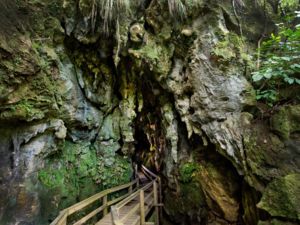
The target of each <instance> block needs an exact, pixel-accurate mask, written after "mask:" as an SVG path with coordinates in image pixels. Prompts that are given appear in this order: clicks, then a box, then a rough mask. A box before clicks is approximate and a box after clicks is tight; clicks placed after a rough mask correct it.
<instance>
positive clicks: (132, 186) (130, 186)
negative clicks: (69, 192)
mask: <svg viewBox="0 0 300 225" xmlns="http://www.w3.org/2000/svg"><path fill="white" fill-rule="evenodd" d="M138 188H139V180H138V179H136V180H134V181H132V182H130V183H127V184H123V185H120V186H117V187H114V188H110V189H107V190H104V191H102V192H100V193H98V194H95V195H93V196H91V197H89V198H87V199H85V200H83V201H81V202H78V203H76V204H75V205H72V206H70V207H69V208H66V209H64V210H62V211H61V212H60V213H59V215H58V217H57V218H56V219H55V220H54V221H53V222H52V223H51V224H50V225H66V224H67V220H68V217H69V216H71V215H73V214H74V213H76V212H79V211H81V210H83V209H84V208H86V207H87V206H89V205H91V204H93V203H94V202H96V201H97V200H98V201H101V200H102V205H101V206H100V207H98V208H96V209H94V210H93V211H92V212H90V213H88V214H87V215H85V216H84V217H82V218H81V219H79V220H78V221H76V222H74V223H73V225H80V224H83V223H85V222H86V221H88V220H89V219H91V218H92V217H94V216H96V215H99V213H101V212H103V216H105V215H106V214H108V209H109V207H110V206H111V205H113V204H115V203H117V202H119V201H121V200H123V199H125V198H126V197H128V196H130V195H131V194H132V193H133V192H134V191H136V190H137V189H138ZM125 189H127V190H128V192H127V194H124V195H122V196H120V197H118V198H115V199H112V200H109V199H108V196H109V195H110V194H113V193H116V192H119V191H122V190H125Z"/></svg>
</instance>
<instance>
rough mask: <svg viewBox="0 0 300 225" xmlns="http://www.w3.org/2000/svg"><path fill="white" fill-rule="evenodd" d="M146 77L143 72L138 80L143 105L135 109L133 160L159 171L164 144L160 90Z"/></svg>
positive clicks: (156, 171)
mask: <svg viewBox="0 0 300 225" xmlns="http://www.w3.org/2000/svg"><path fill="white" fill-rule="evenodd" d="M148 77H149V76H147V74H144V75H143V78H142V79H141V80H142V81H141V82H139V90H140V92H141V93H140V94H141V96H142V98H143V107H142V109H141V110H138V109H137V112H138V114H137V117H136V120H135V153H134V156H133V161H134V162H135V163H137V164H138V165H141V164H143V165H145V166H146V167H147V168H149V169H150V170H152V171H153V172H155V173H159V172H160V171H161V170H162V166H163V165H162V162H163V157H164V155H163V153H164V148H165V145H166V144H165V143H166V141H165V137H164V136H165V134H164V129H163V127H162V115H161V104H160V97H161V93H162V90H161V87H160V86H159V85H158V84H157V83H156V82H155V81H153V80H150V79H149V78H148ZM137 105H138V104H137Z"/></svg>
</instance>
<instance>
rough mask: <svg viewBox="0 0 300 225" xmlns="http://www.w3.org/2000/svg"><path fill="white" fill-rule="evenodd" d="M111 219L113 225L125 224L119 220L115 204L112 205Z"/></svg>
mask: <svg viewBox="0 0 300 225" xmlns="http://www.w3.org/2000/svg"><path fill="white" fill-rule="evenodd" d="M110 214H111V221H112V224H113V225H123V223H121V222H120V220H119V213H118V211H117V209H116V207H115V206H111V207H110Z"/></svg>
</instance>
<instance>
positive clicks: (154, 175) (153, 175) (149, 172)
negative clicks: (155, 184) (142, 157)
mask: <svg viewBox="0 0 300 225" xmlns="http://www.w3.org/2000/svg"><path fill="white" fill-rule="evenodd" d="M142 170H143V172H144V173H146V174H150V175H151V176H152V177H153V178H154V179H156V178H158V176H157V175H156V174H155V173H153V172H152V171H151V170H149V169H148V168H147V167H146V166H144V165H142Z"/></svg>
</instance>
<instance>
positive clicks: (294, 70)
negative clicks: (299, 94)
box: [252, 12, 300, 106]
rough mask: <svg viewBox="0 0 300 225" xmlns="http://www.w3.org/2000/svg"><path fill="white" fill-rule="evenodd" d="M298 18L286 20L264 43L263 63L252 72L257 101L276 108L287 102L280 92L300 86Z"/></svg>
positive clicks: (297, 16)
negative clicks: (276, 105) (276, 104)
mask: <svg viewBox="0 0 300 225" xmlns="http://www.w3.org/2000/svg"><path fill="white" fill-rule="evenodd" d="M297 18H300V12H296V19H295V17H290V16H289V17H286V21H285V22H282V23H279V24H277V26H278V33H277V34H271V37H270V38H269V39H268V40H266V41H264V42H263V43H262V46H261V48H260V49H259V50H260V52H261V56H262V57H261V59H262V64H261V65H259V68H258V70H257V71H255V72H253V73H252V80H253V82H254V84H255V86H256V98H257V100H260V101H264V102H266V103H267V104H268V105H270V106H273V105H274V103H276V102H278V101H281V100H284V99H283V96H282V95H281V93H280V92H281V91H282V90H284V89H287V88H289V87H291V86H297V85H300V24H297V23H295V21H297Z"/></svg>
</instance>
